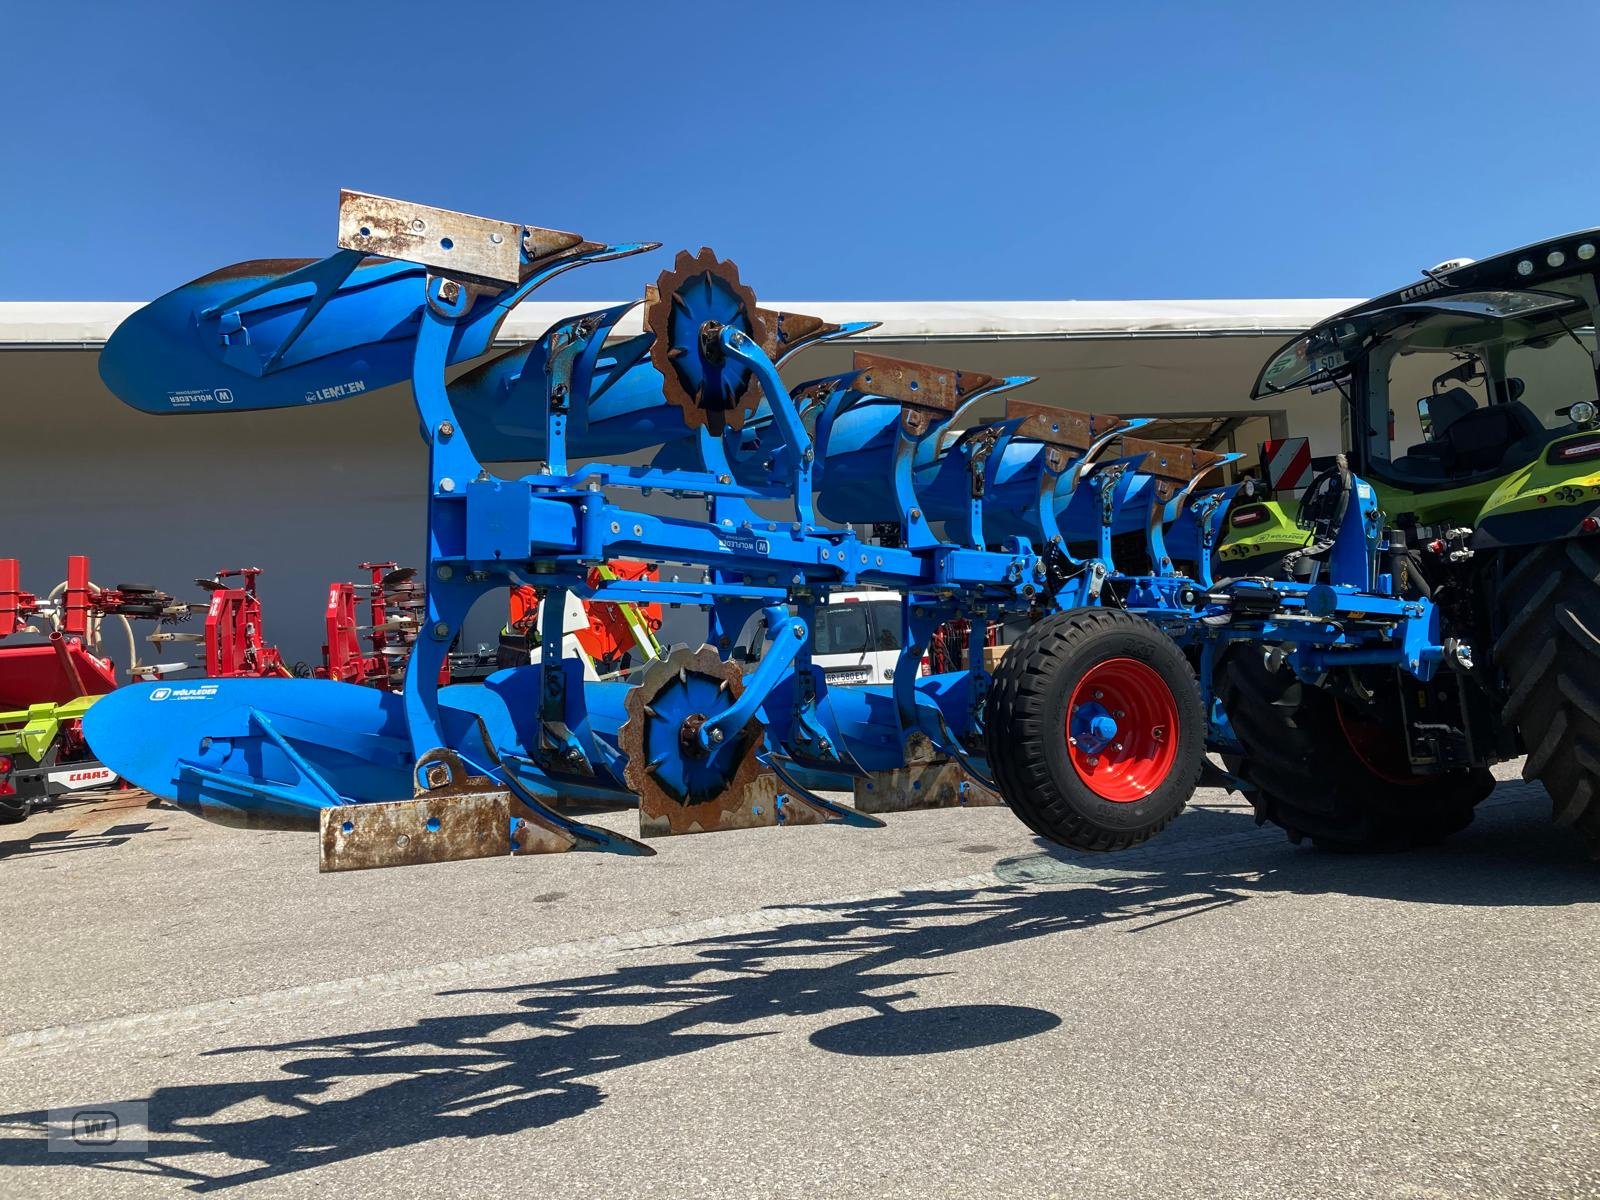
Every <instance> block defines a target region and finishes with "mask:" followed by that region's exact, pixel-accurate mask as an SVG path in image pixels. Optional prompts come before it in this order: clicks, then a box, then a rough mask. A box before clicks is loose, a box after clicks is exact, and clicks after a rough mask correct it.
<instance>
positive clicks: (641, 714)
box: [617, 646, 832, 837]
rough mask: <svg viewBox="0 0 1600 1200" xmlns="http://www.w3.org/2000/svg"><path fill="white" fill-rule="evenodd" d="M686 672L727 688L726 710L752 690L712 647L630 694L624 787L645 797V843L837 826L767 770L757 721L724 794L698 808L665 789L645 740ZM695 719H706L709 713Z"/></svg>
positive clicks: (621, 743) (623, 739) (663, 668)
mask: <svg viewBox="0 0 1600 1200" xmlns="http://www.w3.org/2000/svg"><path fill="white" fill-rule="evenodd" d="M680 673H682V674H686V675H688V674H692V675H700V676H702V677H705V678H709V679H714V680H717V681H719V682H721V683H724V684H725V685H726V688H725V690H724V693H723V695H724V701H723V702H724V703H732V701H734V700H736V699H738V697H739V696H740V694H741V693H742V692H743V691H744V684H743V677H742V672H741V670H740V667H739V664H738V663H735V662H729V661H724V660H723V659H721V658H720V657H718V655H717V652H716V651H715V650H714V649H713V648H712V647H710V646H701V647H700V648H699V649H698V650H694V651H690V650H689V649H688V648H687V647H685V646H680V647H677V648H675V649H674V650H673V651H672V652H671V653H670V654H668V655H667V656H666V657H664V658H660V659H657V660H656V661H655V662H653V663H651V664H650V666H649V667H647V668H646V669H645V670H644V671H643V672H641V673H640V679H639V683H638V684H637V685H636V686H634V687H632V688H630V689H629V691H628V696H627V701H626V706H627V714H628V716H627V720H626V721H624V722H623V725H622V728H621V729H620V730H619V731H618V734H617V745H618V747H619V749H621V751H622V753H623V754H625V755H626V756H627V760H628V763H627V767H626V769H625V771H624V774H623V778H624V781H625V782H626V783H627V785H628V787H630V788H632V789H633V791H634V792H635V793H637V795H638V797H639V833H640V835H641V836H643V837H668V836H671V835H674V834H680V833H716V832H719V831H721V830H725V829H761V828H767V827H770V826H774V825H819V824H822V823H824V822H826V821H829V820H831V819H832V814H830V813H829V812H828V811H827V810H826V809H823V808H819V807H817V806H816V805H814V804H811V803H810V802H808V801H807V800H805V799H804V798H803V797H800V796H798V795H795V794H794V793H792V792H790V791H789V790H788V789H786V788H785V787H784V785H783V784H782V783H781V782H780V781H779V779H778V777H777V776H776V775H775V774H773V773H772V772H771V771H769V770H767V769H766V768H765V767H763V766H762V765H761V762H760V760H759V759H758V758H757V757H756V754H757V751H759V750H760V748H761V726H760V724H759V723H758V722H756V721H754V720H752V721H751V722H750V723H749V724H747V725H746V726H745V728H744V730H743V731H742V732H741V733H740V735H739V742H738V744H737V745H735V746H734V747H733V748H732V750H731V753H733V754H734V755H735V757H736V760H737V761H736V765H735V766H734V768H733V770H732V771H731V772H730V774H729V777H728V779H727V782H726V784H725V785H724V786H723V788H722V790H721V791H719V792H718V793H717V794H716V795H714V796H710V797H707V798H705V799H701V800H698V801H694V800H686V799H684V798H682V797H679V796H677V795H675V794H674V793H672V792H671V791H669V790H668V789H667V788H665V787H663V786H662V785H661V783H660V782H659V781H658V780H657V779H656V777H655V776H654V775H653V774H652V773H651V771H650V769H649V764H648V762H647V761H646V759H645V745H646V738H645V734H646V729H647V726H648V723H649V722H651V721H654V720H659V719H662V718H659V717H657V716H656V715H654V709H653V708H652V707H651V705H652V702H653V701H655V700H657V699H658V698H659V697H660V696H662V695H663V694H664V693H665V692H666V691H667V689H669V688H672V687H675V686H677V685H678V684H679V682H680ZM695 715H697V716H700V717H702V718H703V717H704V716H707V715H709V714H703V713H702V714H695ZM691 719H692V718H691ZM685 723H688V722H685ZM728 752H729V751H724V753H728Z"/></svg>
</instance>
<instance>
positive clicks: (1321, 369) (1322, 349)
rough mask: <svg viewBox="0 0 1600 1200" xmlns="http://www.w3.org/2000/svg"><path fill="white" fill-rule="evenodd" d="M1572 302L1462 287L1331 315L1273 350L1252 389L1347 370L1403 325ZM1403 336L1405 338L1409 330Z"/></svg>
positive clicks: (1451, 322) (1447, 325) (1530, 314)
mask: <svg viewBox="0 0 1600 1200" xmlns="http://www.w3.org/2000/svg"><path fill="white" fill-rule="evenodd" d="M1575 303H1576V302H1575V301H1574V299H1573V297H1571V296H1562V295H1554V294H1551V293H1546V292H1514V291H1482V292H1462V293H1455V294H1452V293H1445V294H1444V295H1442V296H1439V297H1435V298H1431V299H1428V300H1419V301H1415V302H1413V303H1410V304H1396V305H1392V306H1390V307H1386V308H1375V309H1369V310H1368V311H1366V312H1356V313H1352V314H1351V315H1350V316H1348V317H1346V318H1339V317H1335V318H1334V319H1333V320H1331V321H1328V322H1326V323H1324V324H1322V325H1319V326H1317V327H1316V328H1315V329H1312V330H1311V331H1310V332H1308V333H1306V334H1305V335H1304V336H1302V337H1299V338H1297V339H1295V340H1294V341H1292V342H1290V343H1289V344H1288V345H1287V346H1285V347H1283V349H1282V350H1280V351H1279V352H1278V353H1277V354H1276V355H1274V356H1273V358H1272V361H1271V362H1269V363H1267V365H1266V367H1265V368H1264V369H1263V370H1262V372H1261V376H1260V378H1259V379H1258V380H1257V382H1256V389H1255V394H1256V396H1257V397H1258V398H1259V397H1260V396H1263V395H1274V394H1278V393H1281V392H1287V391H1292V390H1294V389H1295V388H1300V387H1305V386H1306V385H1308V384H1314V383H1321V382H1326V381H1329V380H1335V379H1339V378H1341V377H1342V376H1345V375H1348V374H1349V373H1350V371H1351V370H1352V369H1353V366H1354V363H1355V360H1356V359H1357V358H1359V357H1360V356H1361V355H1362V354H1363V353H1364V352H1366V351H1367V350H1368V349H1370V348H1371V346H1372V345H1373V343H1374V342H1375V341H1377V340H1378V339H1381V338H1384V337H1388V336H1391V335H1395V334H1397V333H1399V332H1400V331H1402V330H1404V329H1405V327H1406V326H1412V327H1414V329H1413V332H1420V331H1421V330H1422V329H1423V327H1424V326H1430V327H1432V328H1431V329H1430V330H1429V332H1430V333H1435V334H1443V333H1444V332H1445V331H1447V330H1450V329H1453V328H1461V327H1474V326H1476V327H1481V326H1482V325H1483V324H1484V323H1485V322H1503V321H1511V320H1527V319H1536V318H1537V317H1538V316H1539V315H1541V314H1544V313H1548V312H1553V311H1555V310H1557V309H1562V308H1571V307H1574V306H1575ZM1406 336H1407V338H1408V340H1409V339H1410V337H1411V334H1410V333H1408V334H1407V335H1406Z"/></svg>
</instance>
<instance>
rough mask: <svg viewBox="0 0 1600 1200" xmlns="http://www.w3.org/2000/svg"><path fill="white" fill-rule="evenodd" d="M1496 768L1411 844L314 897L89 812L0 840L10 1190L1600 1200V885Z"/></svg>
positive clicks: (1242, 835) (577, 862)
mask: <svg viewBox="0 0 1600 1200" xmlns="http://www.w3.org/2000/svg"><path fill="white" fill-rule="evenodd" d="M1502 774H1503V775H1504V776H1505V777H1506V780H1507V781H1506V782H1503V783H1502V784H1501V786H1500V787H1499V788H1498V789H1497V790H1496V792H1495V793H1494V795H1493V796H1491V797H1490V799H1489V800H1488V801H1487V802H1486V803H1485V804H1484V806H1483V808H1482V809H1481V810H1480V812H1479V816H1478V819H1477V821H1476V822H1475V823H1474V825H1473V826H1472V827H1471V828H1470V829H1469V830H1467V831H1466V832H1465V833H1463V834H1461V835H1459V836H1457V837H1455V838H1453V839H1451V840H1450V841H1449V842H1448V843H1446V844H1445V845H1443V846H1440V847H1438V848H1435V849H1431V850H1426V851H1423V852H1419V853H1412V854H1407V855H1399V856H1381V857H1346V856H1337V855H1329V854H1325V853H1321V852H1318V851H1316V850H1313V849H1311V848H1310V847H1294V846H1290V845H1289V844H1288V843H1287V842H1286V841H1285V840H1284V838H1283V837H1282V835H1281V834H1280V833H1279V832H1278V831H1276V830H1274V829H1271V828H1266V829H1261V828H1257V827H1256V825H1255V823H1254V821H1253V819H1252V818H1251V815H1250V813H1249V810H1248V808H1246V807H1244V806H1242V805H1241V804H1240V803H1239V802H1238V800H1237V798H1236V797H1235V798H1230V797H1226V796H1224V795H1223V794H1222V793H1220V792H1203V793H1201V795H1200V797H1199V802H1198V803H1197V804H1196V805H1195V807H1194V808H1192V809H1191V810H1190V811H1189V812H1188V813H1187V814H1185V815H1184V816H1183V817H1182V818H1181V819H1180V820H1179V821H1178V822H1176V823H1175V825H1174V826H1173V827H1172V828H1171V829H1170V830H1168V831H1167V832H1166V833H1164V834H1162V835H1161V836H1160V837H1159V838H1158V839H1156V840H1155V841H1154V842H1153V843H1151V844H1150V845H1149V846H1147V847H1145V848H1142V849H1140V850H1137V851H1132V852H1128V853H1124V854H1120V855H1111V856H1090V855H1080V854H1070V853H1065V852H1061V851H1057V850H1053V849H1051V848H1049V847H1048V846H1046V845H1045V844H1044V843H1041V842H1039V841H1037V840H1036V839H1034V838H1033V837H1032V836H1031V835H1029V834H1028V832H1027V831H1026V830H1025V829H1024V828H1023V827H1022V826H1021V825H1020V824H1018V823H1017V822H1016V821H1015V820H1014V819H1013V818H1012V817H1011V816H1010V814H1009V813H1008V812H1007V811H1006V810H1004V809H975V810H970V811H943V812H930V813H914V814H903V815H899V816H892V817H890V818H888V820H889V827H888V828H886V829H882V830H874V831H861V830H853V829H839V828H797V829H779V830H763V831H752V832H744V833H736V834H720V835H712V836H702V837H686V838H675V839H670V840H667V841H665V842H660V843H657V846H658V847H659V849H660V853H659V855H658V856H657V857H656V858H654V859H650V860H637V859H623V858H613V857H606V856H601V855H576V854H574V855H566V856H558V857H545V858H531V859H529V858H525V859H516V860H494V861H480V862H470V863H456V864H449V865H444V866H431V867H419V868H410V869H402V870H389V871H368V872H359V873H351V874H344V875H319V874H318V872H317V869H316V839H315V837H314V836H313V835H295V834H282V833H254V832H239V831H235V830H228V829H222V828H218V827H215V826H210V825H207V824H205V823H203V822H201V821H199V820H197V819H195V818H192V817H190V816H188V815H186V814H183V813H180V812H177V811H175V810H172V809H170V808H161V807H147V806H146V804H145V802H144V800H143V799H142V798H139V797H129V796H127V795H121V796H119V795H115V794H113V795H109V796H102V797H98V798H96V799H93V800H90V801H87V802H80V803H75V804H73V805H71V806H68V807H64V808H60V809H57V810H55V811H53V812H49V813H44V814H40V815H37V816H35V817H34V818H32V819H30V820H29V821H28V822H27V823H25V824H23V825H19V826H9V827H5V828H0V930H3V933H0V937H3V939H4V946H5V951H4V958H3V962H4V972H3V976H0V1196H3V1197H19V1198H20V1197H28V1198H29V1200H44V1198H48V1197H58V1196H59V1197H73V1198H87V1197H99V1196H119V1197H120V1196H143V1195H175V1194H181V1193H183V1192H185V1191H188V1192H196V1193H211V1192H215V1193H220V1194H223V1195H227V1196H230V1197H231V1196H237V1197H255V1196H315V1197H318V1198H319V1200H327V1198H328V1197H331V1196H343V1195H362V1196H380V1195H390V1194H408V1195H418V1196H466V1195H474V1194H477V1195H498V1194H523V1193H527V1194H539V1195H547V1196H553V1197H561V1198H562V1200H580V1198H587V1197H605V1198H607V1200H618V1198H626V1197H633V1196H645V1197H702V1196H704V1197H724V1196H726V1197H790V1196H794V1197H801V1196H803V1197H806V1198H807V1200H817V1198H819V1197H834V1196H865V1197H877V1196H884V1197H900V1196H905V1197H919V1198H922V1197H944V1196H981V1197H985V1198H987V1200H992V1198H994V1197H1003V1196H1010V1197H1031V1196H1072V1197H1086V1198H1087V1197H1093V1198H1095V1200H1101V1198H1105V1197H1111V1196H1119V1197H1139V1198H1144V1197H1162V1198H1164V1197H1226V1198H1233V1197H1240V1198H1243V1197H1257V1196H1259V1197H1272V1198H1274V1200H1279V1198H1284V1197H1293V1198H1297V1200H1310V1198H1315V1197H1330V1198H1332V1197H1337V1198H1340V1200H1346V1198H1352V1197H1375V1198H1376V1197H1382V1198H1385V1200H1387V1198H1392V1197H1416V1198H1426V1200H1444V1198H1454V1197H1501V1196H1506V1197H1509V1196H1516V1197H1563V1198H1568V1197H1580V1196H1600V1120H1597V1118H1600V1095H1597V1089H1596V1082H1597V1080H1596V1076H1597V1070H1596V1065H1595V1064H1596V1062H1597V1061H1600V936H1597V935H1600V905H1597V901H1600V864H1596V863H1594V862H1592V861H1591V860H1590V859H1589V858H1588V856H1587V854H1586V853H1585V852H1584V851H1583V849H1582V848H1581V847H1580V846H1578V845H1576V844H1575V842H1574V840H1573V839H1572V838H1570V837H1569V836H1567V835H1566V834H1565V833H1564V832H1563V831H1561V830H1558V829H1555V828H1554V827H1552V826H1551V825H1550V822H1549V803H1548V801H1547V800H1546V799H1545V798H1544V796H1543V793H1542V792H1540V791H1538V789H1536V788H1533V787H1530V786H1528V785H1525V784H1522V783H1521V782H1519V781H1515V779H1514V775H1515V772H1514V769H1508V770H1505V771H1503V772H1502ZM607 820H608V821H615V822H616V823H617V825H618V827H619V828H627V827H628V824H629V821H630V818H629V817H626V816H617V817H615V818H607ZM140 1106H143V1108H142V1109H141V1108H140ZM50 1110H64V1111H61V1112H57V1113H56V1114H55V1116H56V1118H57V1121H56V1124H55V1125H54V1126H52V1125H51V1123H50V1119H49V1118H50V1116H51V1111H50ZM107 1113H109V1114H111V1117H112V1118H114V1120H115V1122H116V1123H115V1125H114V1126H113V1125H108V1123H107V1118H106V1117H105V1116H104V1114H107ZM74 1114H78V1115H80V1117H81V1120H80V1123H79V1124H78V1125H74V1124H73V1121H72V1118H73V1116H74ZM140 1120H143V1121H144V1122H145V1124H144V1125H142V1126H141V1125H140V1124H139V1121H140ZM51 1128H55V1129H56V1130H57V1131H58V1133H59V1135H60V1136H58V1137H56V1138H54V1139H51V1138H50V1137H49V1136H48V1132H49V1130H50V1129H51ZM108 1130H109V1132H108ZM141 1135H142V1137H143V1142H142V1145H141V1144H140V1137H141Z"/></svg>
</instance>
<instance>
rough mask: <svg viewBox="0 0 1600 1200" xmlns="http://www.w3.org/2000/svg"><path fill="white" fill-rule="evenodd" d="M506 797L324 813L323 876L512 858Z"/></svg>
mask: <svg viewBox="0 0 1600 1200" xmlns="http://www.w3.org/2000/svg"><path fill="white" fill-rule="evenodd" d="M510 799H511V797H510V794H509V793H507V792H505V791H498V792H478V793H475V794H468V795H460V796H425V797H422V798H420V799H416V800H394V801H389V802H387V803H379V804H345V805H341V806H340V807H338V808H325V809H323V810H322V862H321V869H322V870H323V871H365V870H367V869H369V868H373V867H410V866H416V865H418V864H421V863H439V862H456V861H459V860H462V859H468V858H494V857H496V856H498V855H503V854H509V853H511V804H510Z"/></svg>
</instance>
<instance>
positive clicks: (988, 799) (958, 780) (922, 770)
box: [855, 732, 1005, 813]
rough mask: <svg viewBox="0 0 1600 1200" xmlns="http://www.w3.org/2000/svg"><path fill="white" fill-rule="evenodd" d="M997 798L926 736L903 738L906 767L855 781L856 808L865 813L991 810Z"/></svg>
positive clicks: (917, 734) (913, 735)
mask: <svg viewBox="0 0 1600 1200" xmlns="http://www.w3.org/2000/svg"><path fill="white" fill-rule="evenodd" d="M1004 803H1005V801H1004V800H1002V799H1001V798H1000V797H999V795H998V794H996V793H995V792H992V791H990V790H989V789H988V788H986V787H984V786H983V785H982V784H981V783H979V782H978V781H977V780H976V779H974V778H972V776H970V775H968V774H967V773H966V772H965V771H964V770H962V769H961V765H960V764H959V763H957V762H955V761H953V760H952V759H950V758H947V757H946V756H944V755H942V754H940V753H939V752H938V751H937V750H935V749H934V746H933V742H932V741H931V740H929V738H928V736H927V734H925V733H920V732H913V733H912V734H910V735H909V736H908V737H907V738H906V765H905V766H903V767H897V768H895V769H894V770H892V771H873V772H871V773H869V774H868V775H867V777H866V778H865V779H857V780H856V781H855V808H856V811H857V812H864V813H891V812H917V811H921V810H924V809H933V808H992V807H994V806H996V805H1001V804H1004Z"/></svg>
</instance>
